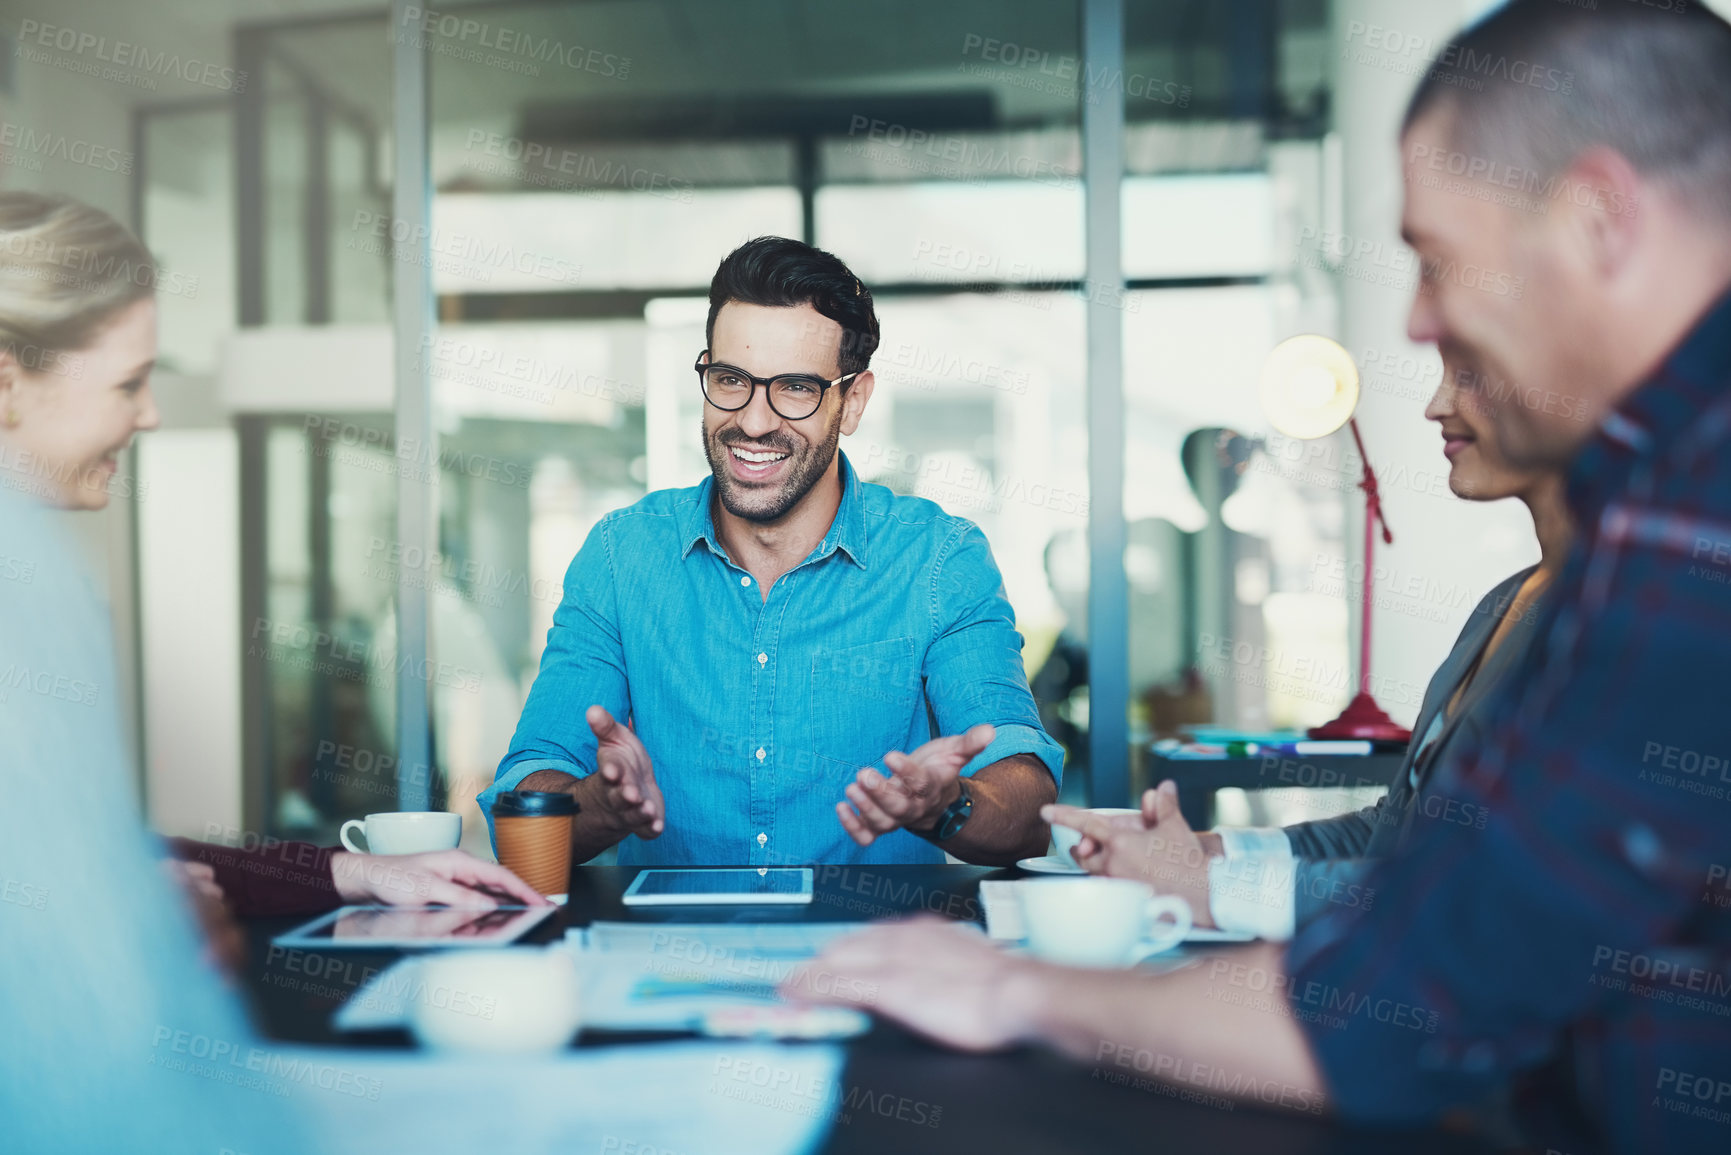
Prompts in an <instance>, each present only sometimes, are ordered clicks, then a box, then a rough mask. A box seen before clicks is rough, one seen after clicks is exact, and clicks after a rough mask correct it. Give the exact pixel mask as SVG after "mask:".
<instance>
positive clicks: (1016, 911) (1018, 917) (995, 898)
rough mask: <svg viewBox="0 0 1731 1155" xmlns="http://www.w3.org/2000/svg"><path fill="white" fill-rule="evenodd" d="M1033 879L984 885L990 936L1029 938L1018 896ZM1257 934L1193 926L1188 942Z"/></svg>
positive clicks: (1012, 939) (1244, 939)
mask: <svg viewBox="0 0 1731 1155" xmlns="http://www.w3.org/2000/svg"><path fill="white" fill-rule="evenodd" d="M1029 884H1030V883H1029V880H1026V879H1023V880H1016V879H987V880H986V881H984V882H982V883H980V905H982V906H984V907H985V908H986V933H987V934H988V935H990V936H991V937H992V938H994V939H997V940H999V941H1001V942H1021V941H1022V940H1023V939H1025V938H1027V937H1028V929H1027V927H1026V925H1025V924H1024V923H1023V922H1022V903H1021V900H1020V899H1018V898H1017V897H1016V888H1017V887H1018V886H1027V885H1029ZM1033 885H1037V886H1048V885H1053V884H1051V883H1045V882H1038V883H1034V884H1033ZM1255 937H1256V936H1255V935H1250V934H1240V933H1238V932H1237V931H1229V930H1210V929H1208V928H1205V927H1192V928H1191V930H1190V933H1189V934H1186V935H1185V936H1184V941H1185V942H1188V943H1204V942H1251V941H1254V939H1255Z"/></svg>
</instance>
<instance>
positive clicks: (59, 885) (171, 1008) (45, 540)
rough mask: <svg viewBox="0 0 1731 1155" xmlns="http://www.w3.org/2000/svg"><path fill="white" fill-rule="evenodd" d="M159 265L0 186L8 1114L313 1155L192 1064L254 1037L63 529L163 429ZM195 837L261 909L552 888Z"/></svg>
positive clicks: (3, 1016) (101, 1135) (51, 1137)
mask: <svg viewBox="0 0 1731 1155" xmlns="http://www.w3.org/2000/svg"><path fill="white" fill-rule="evenodd" d="M157 276H158V270H157V266H156V264H155V262H154V261H153V260H152V259H151V256H150V254H149V253H148V252H147V251H146V250H145V248H144V247H143V245H141V244H140V243H139V241H138V240H137V238H135V237H134V236H133V235H132V234H131V233H130V232H128V231H127V230H126V229H125V228H124V227H122V226H121V225H120V224H119V223H117V222H116V221H114V220H113V219H112V218H110V217H108V216H107V215H106V214H104V213H101V212H99V211H97V210H96V209H93V208H90V207H89V206H87V205H82V204H79V203H77V202H75V201H70V200H65V199H60V198H54V197H47V196H40V195H36V194H30V193H20V192H3V193H0V898H4V900H5V902H4V903H3V904H0V928H3V929H0V941H3V942H4V948H3V949H0V1023H5V1024H6V1029H7V1036H8V1037H7V1042H6V1045H5V1046H4V1047H0V1086H4V1087H5V1088H6V1097H7V1099H8V1101H13V1100H12V1096H13V1095H16V1096H17V1099H16V1100H15V1101H16V1102H19V1103H26V1104H29V1109H28V1110H25V1111H12V1110H8V1111H7V1112H6V1115H7V1123H6V1127H7V1132H8V1133H7V1140H8V1144H7V1146H8V1150H11V1149H17V1150H21V1151H49V1150H54V1151H73V1150H109V1151H145V1150H156V1149H157V1148H156V1147H155V1146H152V1144H157V1143H160V1144H162V1145H163V1148H164V1149H173V1150H188V1151H191V1150H204V1151H218V1150H223V1149H232V1150H244V1151H250V1152H263V1151H305V1150H311V1149H312V1147H311V1146H308V1145H307V1144H305V1143H304V1142H301V1141H298V1139H297V1131H296V1128H295V1126H294V1125H293V1120H292V1119H290V1118H288V1117H287V1116H286V1115H285V1114H283V1112H282V1109H281V1105H280V1101H279V1100H277V1099H276V1098H275V1097H273V1096H270V1095H267V1094H261V1093H259V1092H257V1091H241V1092H239V1093H238V1096H237V1095H236V1094H234V1093H232V1092H234V1089H235V1088H234V1086H233V1085H232V1084H233V1083H234V1080H232V1079H230V1080H225V1079H220V1078H215V1077H213V1078H211V1079H200V1078H195V1077H193V1076H192V1075H190V1074H188V1073H187V1070H188V1067H189V1065H191V1066H196V1064H195V1063H194V1062H193V1060H194V1059H198V1058H200V1057H202V1058H203V1059H205V1060H209V1059H210V1058H211V1055H212V1053H213V1050H214V1049H215V1048H218V1047H220V1048H222V1049H221V1050H220V1051H217V1052H216V1053H217V1054H236V1053H238V1054H240V1055H242V1056H244V1055H246V1054H247V1053H248V1048H249V1047H252V1046H254V1045H255V1040H253V1039H251V1037H250V1029H249V1027H248V1026H247V1024H246V1022H245V1019H244V1017H243V1016H242V1015H241V1013H240V1010H239V1007H238V1005H237V1004H236V1003H235V1002H234V1000H233V999H232V998H231V997H229V996H228V995H227V993H226V992H225V991H224V990H223V984H222V982H221V981H220V980H219V979H218V978H217V977H216V976H215V975H209V976H207V980H206V981H203V982H193V983H189V982H187V981H186V980H187V978H188V976H189V975H195V974H197V973H199V968H198V964H197V963H196V961H195V959H194V955H195V953H196V943H197V939H196V937H195V935H194V933H193V927H192V924H191V922H190V920H189V919H188V918H187V916H186V911H185V908H184V906H183V905H182V904H181V903H178V902H176V901H174V897H173V891H172V890H171V889H170V888H169V887H168V885H167V884H166V882H165V880H164V878H163V877H162V873H161V872H160V871H158V870H157V869H154V867H153V865H152V862H153V860H154V859H156V858H157V857H159V856H160V847H159V846H158V845H157V844H156V843H155V842H154V840H152V839H151V838H150V837H149V835H148V833H147V832H146V830H145V828H144V825H143V822H142V821H141V817H140V814H139V811H138V808H137V805H136V803H135V802H134V799H133V785H132V781H131V775H130V772H129V770H128V764H129V759H128V757H127V755H126V750H125V745H124V742H123V740H122V737H121V727H120V722H119V714H118V711H117V710H116V705H117V702H118V701H119V695H120V682H119V680H118V677H117V675H116V670H115V663H114V659H113V653H112V641H111V636H110V633H109V625H108V622H107V619H106V614H105V612H104V610H103V608H102V603H101V600H100V599H99V597H98V596H97V593H96V590H95V588H94V586H93V585H92V582H91V580H90V577H89V574H88V573H87V571H86V568H85V566H84V564H83V563H82V561H81V559H80V558H79V555H78V552H77V550H76V549H75V548H74V547H73V545H72V543H71V542H70V541H69V539H68V538H67V535H66V532H65V526H64V524H63V517H62V511H68V510H99V509H102V508H104V507H105V506H107V505H108V503H109V501H110V496H111V494H112V493H113V492H114V491H115V490H116V489H117V488H118V487H117V486H116V484H115V475H116V472H117V470H118V468H119V460H120V455H121V454H122V453H123V452H124V451H125V450H126V448H127V446H128V445H129V444H131V442H132V439H133V438H134V437H135V436H137V435H138V434H139V433H143V432H146V431H148V430H150V429H154V428H155V427H156V425H157V423H158V421H159V414H158V411H157V407H156V401H155V398H154V397H153V396H152V394H151V389H150V373H151V369H152V366H153V365H154V363H155V360H156V300H155V285H156V279H157ZM191 515H193V516H196V514H195V513H194V514H191ZM189 564H195V563H191V562H190V561H189ZM188 676H191V677H196V676H197V674H196V671H189V672H188ZM179 849H180V850H181V852H182V853H183V854H184V855H185V856H187V857H198V858H204V859H207V860H209V865H207V866H193V867H192V868H191V871H192V873H191V875H190V877H189V878H188V879H187V881H190V882H193V883H195V884H200V885H201V886H202V889H203V890H204V891H205V893H206V894H210V893H211V892H212V891H213V888H214V887H217V886H220V887H221V889H222V890H223V892H224V894H225V897H226V898H227V900H228V901H230V902H231V903H234V904H237V905H239V906H240V907H241V908H242V909H243V911H244V912H248V913H251V912H254V911H259V910H291V909H316V908H319V907H329V906H335V905H337V904H338V902H339V901H341V900H348V901H382V902H390V901H392V900H393V899H394V898H395V899H397V900H401V901H411V902H417V901H418V902H427V901H433V902H451V901H458V900H461V901H464V902H466V903H482V904H485V903H490V902H491V901H492V900H491V899H490V898H488V897H487V896H486V894H485V893H483V891H498V892H501V893H502V895H503V896H505V897H507V898H509V899H511V900H515V901H522V902H530V903H540V902H543V901H544V900H543V899H541V898H540V897H539V896H538V895H536V894H535V893H534V892H533V891H531V890H529V888H527V887H526V886H524V885H523V883H522V882H521V881H520V880H519V879H517V878H516V876H514V875H512V874H510V873H509V872H508V871H505V870H504V869H503V868H501V867H498V866H494V865H493V864H491V863H485V862H481V861H479V860H477V859H474V858H472V857H470V856H468V855H466V854H462V853H461V852H459V851H451V852H447V853H445V854H438V855H416V856H411V857H409V858H405V859H403V860H402V861H401V863H400V864H399V863H398V862H396V861H395V860H393V865H394V866H400V868H401V869H398V870H393V871H390V872H378V871H368V870H367V869H366V868H365V863H364V856H359V855H347V854H345V853H343V852H340V851H339V852H335V853H334V854H333V853H332V852H331V851H328V850H324V851H321V850H319V848H317V847H308V848H307V850H309V851H311V852H313V855H314V856H315V857H314V858H312V859H311V860H310V861H312V862H314V863H315V867H314V868H306V869H302V870H301V871H300V872H299V875H300V876H299V877H296V878H293V879H291V880H289V882H288V883H287V884H286V885H285V884H284V882H283V880H282V878H281V874H282V873H283V872H281V871H278V870H276V869H274V867H273V868H268V869H260V868H259V866H260V864H259V863H258V862H257V861H250V860H248V858H247V856H246V855H244V854H242V852H239V851H233V850H227V849H225V848H218V847H203V846H201V845H200V844H196V843H189V844H181V846H180V847H179ZM293 857H295V858H296V859H297V860H298V861H300V862H302V863H305V862H307V861H309V860H308V859H307V858H305V857H302V856H300V855H299V854H298V852H297V854H296V855H295V856H293ZM411 876H412V877H411ZM380 878H383V879H386V880H387V883H388V887H389V888H388V889H387V883H381V884H380V885H377V886H375V885H373V881H376V880H378V879H380ZM405 879H407V880H408V881H407V883H406V884H405V882H404V880H405ZM370 880H371V881H370ZM212 1069H213V1070H217V1071H218V1072H219V1073H222V1071H221V1067H220V1064H219V1065H217V1066H213V1067H212ZM226 1073H227V1074H229V1075H234V1074H236V1072H235V1071H227V1072H226ZM245 1073H246V1071H245V1068H244V1067H242V1068H239V1074H241V1075H244V1074H245ZM97 1105H100V1109H96V1110H92V1107H93V1106H97ZM14 1143H16V1144H17V1146H16V1148H14V1146H13V1144H14Z"/></svg>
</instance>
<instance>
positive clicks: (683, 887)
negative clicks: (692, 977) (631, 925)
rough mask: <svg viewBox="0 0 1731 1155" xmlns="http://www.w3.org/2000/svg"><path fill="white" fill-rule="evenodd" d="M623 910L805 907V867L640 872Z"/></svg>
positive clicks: (807, 891)
mask: <svg viewBox="0 0 1731 1155" xmlns="http://www.w3.org/2000/svg"><path fill="white" fill-rule="evenodd" d="M621 901H623V902H624V903H625V905H626V906H698V905H705V906H707V905H710V904H733V905H742V904H746V905H752V906H756V905H758V904H760V903H768V902H773V903H802V902H804V903H809V902H810V901H811V868H810V867H808V866H778V867H773V868H771V867H752V866H747V867H740V868H737V869H735V868H725V869H719V870H644V871H640V872H639V873H638V875H637V877H636V878H634V879H632V880H631V885H630V886H629V887H627V888H626V890H625V897H624V898H623V899H622V900H621Z"/></svg>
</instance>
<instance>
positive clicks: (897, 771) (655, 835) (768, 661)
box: [479, 237, 1063, 866]
mask: <svg viewBox="0 0 1731 1155" xmlns="http://www.w3.org/2000/svg"><path fill="white" fill-rule="evenodd" d="M708 338H709V345H710V347H709V349H707V350H705V351H704V352H703V354H702V356H701V357H700V358H699V359H698V362H697V365H696V369H697V374H698V378H699V383H700V384H701V387H702V389H703V392H704V396H705V398H706V399H707V404H706V405H705V406H704V412H703V444H704V450H705V452H706V454H707V455H708V457H709V464H710V468H711V470H712V471H713V477H711V478H709V479H706V480H705V481H704V482H703V484H701V485H698V486H696V487H694V488H691V489H676V490H662V491H659V492H656V493H652V494H650V495H649V496H647V497H645V498H644V499H643V500H642V501H640V502H638V503H637V504H636V505H633V506H631V507H630V508H628V509H622V510H617V511H615V512H613V513H611V514H609V515H608V516H607V517H605V518H603V519H602V520H601V522H600V523H599V524H598V525H596V527H595V529H594V530H593V531H592V532H591V533H590V535H589V539H588V540H587V541H586V542H585V543H584V545H583V548H582V550H581V551H579V552H578V554H577V558H576V560H575V561H573V562H572V563H571V569H570V571H569V572H568V573H567V574H566V577H565V596H564V598H563V600H562V601H561V603H560V605H559V609H558V611H557V612H556V613H555V614H554V616H553V628H552V630H551V631H550V632H549V633H548V635H547V649H546V652H545V654H544V655H543V657H542V659H541V672H540V674H539V676H538V677H537V678H536V679H535V685H534V688H533V690H531V691H530V694H529V701H528V704H527V705H526V706H525V707H524V710H523V717H522V719H521V721H520V722H519V723H518V726H517V733H516V736H515V737H514V738H513V739H512V742H511V749H510V752H509V753H507V754H506V756H505V759H504V761H503V762H502V763H501V764H500V766H499V772H498V775H497V777H496V778H495V780H494V782H493V785H492V786H491V787H489V788H488V789H487V790H485V791H483V792H482V794H481V795H480V797H479V801H480V804H481V809H482V812H483V813H487V812H488V811H489V810H490V808H491V805H492V802H493V799H494V798H495V797H497V796H498V794H499V793H500V792H502V791H505V790H512V789H522V790H562V791H567V792H569V793H571V794H572V795H574V796H575V797H576V798H577V801H578V803H579V804H580V806H581V812H580V814H579V815H578V818H577V830H576V834H575V836H574V845H573V850H574V851H575V854H576V858H577V859H578V860H579V861H582V860H586V859H589V858H592V857H594V856H595V855H596V854H598V853H600V852H601V851H602V850H605V849H606V848H607V847H609V846H612V845H614V844H615V843H620V842H623V845H622V846H621V847H620V854H619V861H620V862H621V863H622V864H627V865H644V864H698V865H721V864H742V865H752V866H761V865H768V864H772V863H783V864H785V863H797V862H941V861H943V858H944V852H945V851H948V852H949V853H951V854H954V855H956V856H957V857H959V858H963V859H967V860H968V861H971V862H980V863H992V864H998V863H1009V862H1014V861H1015V860H1016V859H1017V858H1020V857H1024V856H1027V855H1034V854H1039V853H1041V852H1042V851H1043V850H1044V848H1045V846H1046V840H1047V827H1046V825H1045V824H1044V823H1043V822H1042V821H1041V820H1040V816H1039V810H1040V807H1041V806H1042V805H1043V804H1045V803H1047V802H1051V801H1054V800H1055V799H1056V797H1057V784H1058V779H1059V776H1060V774H1061V772H1062V769H1063V752H1062V750H1061V748H1060V747H1059V746H1058V745H1057V744H1056V743H1055V742H1053V741H1052V739H1051V738H1050V737H1049V736H1048V735H1047V734H1046V732H1045V731H1044V730H1043V729H1042V728H1041V726H1040V718H1039V713H1038V711H1037V710H1036V709H1035V706H1034V699H1033V696H1032V695H1031V694H1030V693H1029V691H1028V683H1027V677H1026V675H1025V674H1024V672H1023V669H1022V661H1021V645H1022V639H1021V636H1020V635H1019V634H1017V632H1016V628H1015V616H1014V613H1013V611H1012V610H1011V608H1010V604H1009V602H1008V600H1006V599H1005V597H1004V591H1003V582H1002V579H1001V578H1000V577H999V574H998V569H997V566H996V564H995V563H994V562H993V560H992V553H991V549H990V547H989V546H988V545H987V543H986V539H985V535H984V534H982V533H981V532H980V530H979V528H978V527H977V526H975V525H973V524H972V523H970V522H968V521H965V520H963V519H962V518H958V517H951V516H949V515H948V514H946V513H945V512H944V511H943V510H942V509H940V508H939V507H938V506H937V505H935V504H933V503H932V502H929V501H924V500H921V499H918V498H909V497H898V496H896V495H895V494H893V493H891V492H890V491H889V490H888V489H885V488H884V487H882V486H878V485H868V484H865V483H863V482H861V481H860V480H859V478H858V476H857V475H856V474H855V472H854V470H853V468H852V466H851V465H849V464H848V461H847V457H846V455H844V454H842V453H840V452H838V449H837V445H838V442H839V439H840V437H841V435H842V434H844V433H849V434H851V433H853V432H854V430H855V429H856V428H858V426H859V421H860V416H861V414H863V413H864V412H865V407H866V403H867V402H868V401H869V400H870V399H871V395H872V384H873V382H872V374H871V371H870V370H869V369H868V368H867V366H868V364H869V363H870V358H871V354H872V351H873V349H875V348H876V346H877V341H878V323H877V317H876V314H875V311H874V309H873V307H872V299H871V294H870V293H868V292H867V291H866V290H865V288H864V287H863V286H862V285H861V284H860V282H859V281H858V280H857V279H856V278H855V277H854V275H853V274H852V273H851V272H849V271H848V269H847V267H846V266H845V265H843V264H842V262H841V261H839V260H837V259H836V258H835V257H833V256H831V255H830V254H828V253H825V252H822V251H820V250H817V249H814V248H811V247H810V246H808V245H804V244H801V243H799V242H797V241H791V240H786V239H783V238H779V237H762V238H759V239H757V240H755V241H751V242H748V243H747V244H745V245H742V246H741V247H740V248H739V249H737V250H735V251H734V252H733V253H732V254H731V255H729V256H728V257H727V259H726V260H724V261H723V262H722V263H721V266H720V268H719V269H718V270H717V271H716V274H715V280H714V282H713V283H712V285H711V286H710V293H709V324H708ZM935 734H941V735H946V736H945V737H934V735H935ZM904 751H911V753H905V752H904ZM879 763H881V765H882V766H883V767H884V768H885V769H887V770H888V771H889V773H888V774H887V775H886V774H884V773H882V772H880V771H879V770H878V769H877V768H875V765H874V764H879Z"/></svg>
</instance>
